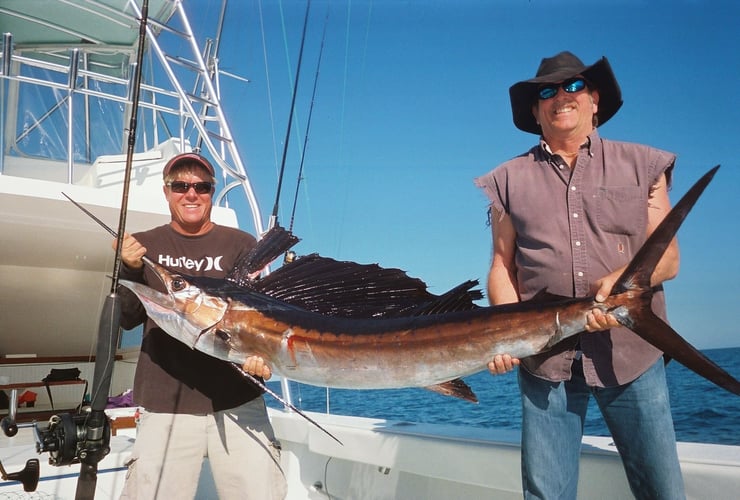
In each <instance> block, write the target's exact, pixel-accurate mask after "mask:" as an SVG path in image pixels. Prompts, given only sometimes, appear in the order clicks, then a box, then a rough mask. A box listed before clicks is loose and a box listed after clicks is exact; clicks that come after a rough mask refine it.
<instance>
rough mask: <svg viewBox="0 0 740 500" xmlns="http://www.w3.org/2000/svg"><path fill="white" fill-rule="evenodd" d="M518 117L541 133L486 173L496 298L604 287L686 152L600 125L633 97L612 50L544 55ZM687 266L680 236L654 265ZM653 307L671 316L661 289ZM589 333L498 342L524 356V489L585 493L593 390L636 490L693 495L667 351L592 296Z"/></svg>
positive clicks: (644, 228)
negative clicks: (520, 343) (607, 131)
mask: <svg viewBox="0 0 740 500" xmlns="http://www.w3.org/2000/svg"><path fill="white" fill-rule="evenodd" d="M509 95H510V97H511V109H512V114H513V119H514V124H515V125H516V127H517V128H519V129H520V130H523V131H525V132H530V133H532V134H537V135H538V136H539V137H540V139H539V143H538V144H537V145H536V146H535V147H533V148H532V149H530V150H529V151H527V152H526V153H524V154H522V155H520V156H517V157H516V158H514V159H512V160H509V161H507V162H505V163H503V164H502V165H499V166H498V167H497V168H495V169H494V170H492V171H491V172H489V173H487V174H486V175H484V176H481V177H479V178H477V179H476V184H477V185H478V186H479V187H481V188H482V189H483V190H484V191H485V193H486V195H487V196H488V197H489V199H490V201H491V205H490V220H491V226H492V229H493V262H492V265H491V270H490V274H489V278H488V294H489V300H490V301H491V303H492V304H505V303H511V302H517V301H520V300H527V299H531V298H532V297H533V296H534V295H535V294H536V293H537V292H539V291H541V290H543V289H547V290H548V292H550V293H554V294H557V295H562V296H570V297H585V296H589V295H593V294H595V295H596V297H597V300H599V301H603V300H604V299H605V298H606V297H607V296H608V295H609V293H610V291H611V288H612V286H613V284H614V283H615V281H616V279H617V278H618V276H619V275H620V274H621V272H622V270H624V268H625V267H626V265H627V263H628V262H629V261H630V260H631V259H632V257H633V256H634V254H635V252H637V250H638V249H639V248H640V246H641V245H642V243H643V242H644V241H645V240H646V239H647V237H648V236H649V235H650V234H651V233H652V231H653V230H654V229H655V227H656V226H657V225H658V224H659V223H660V221H661V220H662V219H663V218H664V217H665V215H666V214H667V213H668V212H669V210H670V202H669V199H668V187H669V185H670V181H671V174H672V171H673V165H674V162H675V156H674V155H673V154H671V153H668V152H665V151H661V150H658V149H655V148H652V147H649V146H645V145H641V144H633V143H625V142H616V141H610V140H607V139H604V138H602V137H601V136H600V135H599V132H598V130H597V126H599V125H603V124H604V123H606V122H607V121H608V120H609V119H610V118H611V117H612V116H614V114H615V113H616V112H617V111H618V110H619V108H620V107H621V105H622V97H621V91H620V88H619V85H618V83H617V80H616V78H615V77H614V73H613V72H612V69H611V66H610V65H609V62H608V61H607V59H606V58H605V57H602V58H601V59H600V60H599V61H597V62H596V63H595V64H593V65H591V66H586V65H584V64H583V63H582V62H581V60H580V59H578V58H577V57H576V56H575V55H573V54H571V53H570V52H561V53H559V54H557V55H555V56H553V57H549V58H545V59H543V60H542V62H541V63H540V66H539V69H538V70H537V74H536V76H535V77H534V78H532V79H529V80H525V81H522V82H519V83H516V84H515V85H513V86H512V87H511V88H510V89H509ZM677 273H678V245H677V243H676V240H675V239H674V241H673V242H671V244H670V246H669V248H668V250H667V251H666V253H665V255H664V256H663V258H662V259H661V261H660V263H659V264H658V266H657V267H656V270H655V272H654V273H653V276H652V278H651V280H652V284H653V285H654V286H659V285H660V284H661V283H662V282H663V281H665V280H668V279H672V278H673V277H675V276H676V274H677ZM653 310H654V311H655V312H656V314H658V315H659V316H661V317H662V318H664V319H665V301H664V297H663V293H662V291H659V292H658V293H656V294H655V296H654V298H653ZM587 321H588V327H587V330H588V331H589V332H592V333H589V334H584V335H580V336H576V337H574V338H571V339H568V340H566V341H564V342H561V343H560V344H558V345H557V346H555V348H554V349H552V350H551V351H548V352H546V353H542V354H539V355H536V356H531V357H529V358H525V359H521V360H518V359H513V358H511V356H509V355H508V354H506V353H501V354H500V355H497V356H495V357H494V358H493V359H492V360H491V361H490V363H489V364H488V368H489V370H490V371H491V373H493V374H499V373H505V372H507V371H509V370H511V369H513V367H514V366H516V365H520V369H519V373H518V376H519V386H520V389H521V394H522V483H523V490H524V496H525V498H557V499H567V498H576V493H577V485H578V459H579V454H580V445H581V438H582V436H583V425H584V421H585V416H586V409H587V406H588V401H589V398H590V397H591V396H593V397H594V398H595V399H596V401H597V403H598V405H599V408H600V409H601V413H602V415H603V417H604V419H605V421H606V423H607V426H608V427H609V430H610V432H611V434H612V436H613V438H614V442H615V444H616V446H617V449H618V450H619V452H620V455H621V457H622V462H623V464H624V467H625V470H626V472H627V477H628V480H629V483H630V488H631V489H632V493H633V494H634V495H635V496H636V497H637V498H651V499H655V498H666V499H676V498H683V497H684V490H683V480H682V477H681V471H680V468H679V463H678V456H677V452H676V442H675V434H674V431H673V421H672V417H671V411H670V403H669V401H668V388H667V386H666V382H665V372H664V367H663V359H662V353H661V352H660V351H659V350H657V349H656V348H654V347H653V346H651V345H650V344H648V343H647V342H645V341H644V340H642V339H641V338H640V337H638V336H637V335H636V334H634V333H633V332H631V331H630V330H628V329H627V328H625V327H622V326H620V325H619V324H618V323H617V322H616V320H615V319H614V318H613V317H612V316H611V315H604V314H603V313H601V312H600V311H599V310H597V309H594V310H593V312H592V313H590V314H589V315H588V317H587Z"/></svg>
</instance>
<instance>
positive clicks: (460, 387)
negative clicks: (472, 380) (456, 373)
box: [426, 378, 478, 403]
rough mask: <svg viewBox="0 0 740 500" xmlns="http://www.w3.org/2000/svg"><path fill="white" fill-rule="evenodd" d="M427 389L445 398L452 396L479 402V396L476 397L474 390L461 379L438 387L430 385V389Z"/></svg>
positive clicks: (443, 383)
mask: <svg viewBox="0 0 740 500" xmlns="http://www.w3.org/2000/svg"><path fill="white" fill-rule="evenodd" d="M426 389H429V390H430V391H433V392H436V393H438V394H442V395H443V396H452V397H455V398H460V399H464V400H465V401H470V402H471V403H477V402H478V396H476V395H475V393H474V392H473V389H471V388H470V386H469V385H468V384H466V383H465V382H463V381H462V379H459V378H456V379H455V380H449V381H447V382H442V383H441V384H437V385H430V386H429V387H426Z"/></svg>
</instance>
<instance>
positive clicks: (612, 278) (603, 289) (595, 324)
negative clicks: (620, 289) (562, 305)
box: [586, 268, 624, 332]
mask: <svg viewBox="0 0 740 500" xmlns="http://www.w3.org/2000/svg"><path fill="white" fill-rule="evenodd" d="M622 271H624V268H621V269H618V270H616V271H614V272H613V273H610V274H608V275H606V276H604V277H603V278H601V279H600V280H599V281H597V282H596V294H595V297H594V300H595V301H596V302H604V301H605V300H606V299H607V297H609V295H610V294H611V293H612V288H613V287H614V283H615V282H616V281H617V279H618V278H619V276H620V275H621V274H622ZM616 326H619V322H618V321H617V319H616V318H615V317H614V316H613V315H612V314H609V313H605V312H604V311H603V310H602V309H600V308H598V307H594V308H593V309H591V312H589V313H587V314H586V331H587V332H600V331H602V330H608V329H609V328H614V327H616Z"/></svg>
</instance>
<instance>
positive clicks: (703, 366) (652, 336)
mask: <svg viewBox="0 0 740 500" xmlns="http://www.w3.org/2000/svg"><path fill="white" fill-rule="evenodd" d="M632 320H633V321H634V326H633V328H634V329H635V330H633V331H634V332H635V333H637V335H639V336H640V337H642V338H643V339H645V340H646V341H648V342H650V343H651V344H652V345H654V346H655V347H657V348H658V349H660V350H661V351H663V352H664V353H665V354H666V356H668V357H670V358H671V359H675V360H676V361H678V362H679V363H681V364H682V365H684V366H685V367H686V368H688V369H690V370H691V371H693V372H695V373H696V374H698V375H701V376H702V377H704V378H705V379H707V380H709V381H710V382H713V383H715V384H717V385H718V386H720V387H721V388H723V389H725V390H727V391H729V392H731V393H733V394H735V395H737V396H740V381H738V380H737V379H736V378H735V377H733V376H732V375H730V374H729V373H727V372H726V371H725V370H723V369H722V368H720V367H719V366H717V364H715V363H714V361H712V360H711V359H709V358H707V357H706V356H705V355H704V354H702V353H701V352H699V351H698V350H697V349H696V348H695V347H694V346H692V345H691V344H689V343H688V342H687V341H686V340H684V338H683V337H681V335H679V334H678V332H676V331H675V330H674V329H673V328H671V327H670V325H668V324H667V323H666V322H665V321H663V320H662V319H660V318H659V317H657V316H656V315H655V314H654V313H653V312H652V311H650V310H649V308H648V309H644V310H643V311H641V312H638V313H637V314H636V315H635V314H633V315H632Z"/></svg>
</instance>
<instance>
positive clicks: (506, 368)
mask: <svg viewBox="0 0 740 500" xmlns="http://www.w3.org/2000/svg"><path fill="white" fill-rule="evenodd" d="M515 366H519V359H518V358H512V357H511V356H510V355H508V354H496V355H495V356H494V357H493V359H492V360H491V361H489V362H488V371H489V372H491V375H503V374H504V373H506V372H510V371H511V370H513V369H514V367H515Z"/></svg>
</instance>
